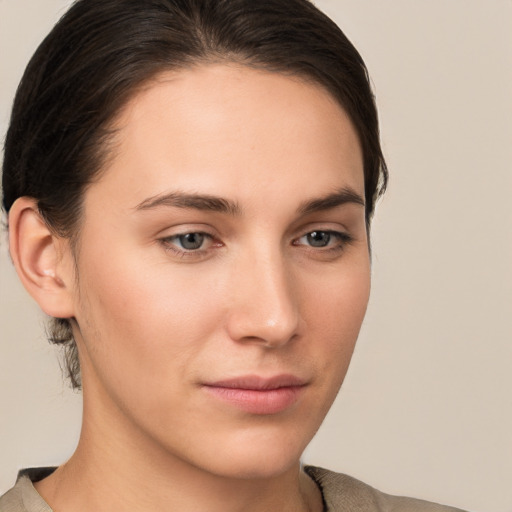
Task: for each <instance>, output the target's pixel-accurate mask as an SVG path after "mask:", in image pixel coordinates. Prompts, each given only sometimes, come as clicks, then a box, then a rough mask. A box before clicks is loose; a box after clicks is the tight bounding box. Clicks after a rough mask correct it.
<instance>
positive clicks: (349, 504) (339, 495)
mask: <svg viewBox="0 0 512 512" xmlns="http://www.w3.org/2000/svg"><path fill="white" fill-rule="evenodd" d="M304 470H305V471H306V473H307V474H308V475H309V476H310V477H311V478H312V479H313V480H314V481H315V482H316V483H317V485H318V486H319V487H320V489H321V490H322V494H323V497H324V501H325V505H326V512H338V511H346V510H350V511H351V512H462V511H461V510H460V509H457V508H453V507H446V506H443V505H438V504H437V503H430V502H428V501H423V500H417V499H414V498H406V497H404V496H391V495H390V494H385V493H383V492H380V491H377V490H376V489H374V488H373V487H371V486H369V485H367V484H365V483H363V482H361V481H359V480H356V479H355V478H352V477H350V476H347V475H343V474H340V473H334V472H332V471H328V470H326V469H322V468H317V467H313V466H306V467H305V468H304Z"/></svg>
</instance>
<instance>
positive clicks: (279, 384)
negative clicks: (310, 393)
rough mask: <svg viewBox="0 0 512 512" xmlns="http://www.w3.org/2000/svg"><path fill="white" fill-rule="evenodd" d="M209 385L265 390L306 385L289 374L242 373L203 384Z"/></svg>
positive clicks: (303, 381) (302, 380)
mask: <svg viewBox="0 0 512 512" xmlns="http://www.w3.org/2000/svg"><path fill="white" fill-rule="evenodd" d="M204 385H205V386H209V387H217V388H230V389H250V390H260V391H266V390H271V389H279V388H289V387H299V386H304V385H306V381H305V380H304V379H301V378H299V377H296V376H294V375H289V374H283V375H275V376H273V377H260V376H258V375H244V376H240V377H232V378H229V379H223V380H218V381H215V382H208V383H205V384H204Z"/></svg>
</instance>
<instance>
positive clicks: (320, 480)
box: [0, 466, 462, 512]
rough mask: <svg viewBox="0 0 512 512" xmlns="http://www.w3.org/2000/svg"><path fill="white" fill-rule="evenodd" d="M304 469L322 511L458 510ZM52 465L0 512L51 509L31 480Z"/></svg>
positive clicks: (22, 479)
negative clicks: (318, 494)
mask: <svg viewBox="0 0 512 512" xmlns="http://www.w3.org/2000/svg"><path fill="white" fill-rule="evenodd" d="M304 469H305V471H306V472H307V474H308V475H309V476H310V477H311V478H312V479H313V480H314V481H315V482H316V483H317V485H318V486H319V487H320V489H321V491H322V495H323V498H324V503H325V511H326V512H462V511H461V510H460V509H456V508H451V507H444V506H442V505H437V504H435V503H429V502H427V501H422V500H415V499H413V498H404V497H401V496H391V495H389V494H384V493H382V492H379V491H377V490H375V489H373V487H370V486H369V485H366V484H364V483H363V482H360V481H359V480H356V479H355V478H352V477H350V476H347V475H342V474H339V473H333V472H332V471H328V470H326V469H321V468H316V467H313V466H306V467H305V468H304ZM52 471H53V468H39V469H31V470H24V471H21V472H20V475H19V477H18V480H17V482H16V485H15V486H14V487H13V488H12V489H11V490H10V491H7V493H5V494H4V495H3V496H2V497H0V512H52V509H51V508H50V506H49V505H48V504H47V503H46V502H45V501H44V500H43V498H42V497H41V496H40V495H39V493H38V492H37V491H36V489H35V488H34V486H33V485H32V482H36V481H38V480H41V479H42V478H44V477H45V476H47V475H49V474H50V473H51V472H52Z"/></svg>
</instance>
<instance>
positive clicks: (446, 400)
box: [0, 0, 512, 512]
mask: <svg viewBox="0 0 512 512" xmlns="http://www.w3.org/2000/svg"><path fill="white" fill-rule="evenodd" d="M255 1H256V0H255ZM316 3H317V5H318V6H319V7H320V8H322V9H323V10H325V11H326V12H327V13H328V14H329V15H330V16H331V17H333V18H334V19H335V20H336V21H337V22H338V24H339V25H340V26H341V27H342V29H343V30H344V31H345V32H346V34H347V35H348V36H349V38H350V39H351V40H352V41H353V42H354V44H355V45H356V47H357V48H358V49H359V50H360V52H361V53H362V55H363V57H364V59H365V60H366V63H367V65H368V67H369V69H370V73H371V76H372V79H373V82H374V84H375V91H376V94H377V100H378V104H379V109H380V115H381V130H382V139H383V143H384V149H385V153H386V156H387V160H388V164H389V168H390V174H391V181H390V188H389V191H388V193H387V195H386V197H385V198H384V200H383V201H382V202H381V204H380V205H379V207H378V209H377V216H376V218H375V221H374V225H373V246H374V256H373V258H374V262H373V274H374V277H373V291H372V299H371V302H370V307H369V311H368V315H367V318H366V320H365V323H364V326H363V330H362V333H361V336H360V340H359V344H358V347H357V349H356V353H355V355H354V359H353V363H352V366H351V369H350V371H349V375H348V377H347V379H346V381H345V384H344V386H343V390H342V393H341V395H340V397H339V398H338V400H337V402H336V404H335V406H334V407H333V409H332V411H331V413H330V414H329V416H328V418H327V420H326V422H325V424H324V426H323V427H322V429H321V430H320V432H319V434H318V436H317V437H316V438H315V440H314V441H313V442H312V443H311V445H310V447H309V448H308V450H307V452H306V455H305V461H306V462H308V463H314V464H317V465H323V466H327V467H329V468H331V469H335V470H339V471H343V472H346V473H349V474H352V475H354V476H356V477H358V478H360V479H363V480H365V481H367V482H368V483H370V484H372V485H374V486H375V487H377V488H379V489H381V490H384V491H387V492H390V493H397V494H407V495H414V496H417V497H422V498H425V499H430V500H434V501H439V502H444V503H450V504H453V505H457V506H459V507H462V508H467V509H470V510H479V511H486V512H510V511H512V486H511V482H512V372H511V363H512V320H511V318H512V271H511V266H512V207H511V205H510V197H511V193H512V172H511V165H510V162H511V161H512V122H511V119H512V100H511V94H512V65H511V58H512V35H511V34H512V30H511V26H512V24H511V21H512V2H511V1H510V0H387V1H382V0H318V1H317V2H316ZM68 4H69V2H68V1H64V0H0V129H1V132H2V135H3V134H4V133H5V129H6V127H7V122H8V116H9V109H10V104H11V102H12V97H13V95H14V91H15V88H16V85H17V83H18V81H19V79H20V77H21V73H22V72H23V69H24V66H25V65H26V63H27V61H28V59H29V58H30V56H31V54H32V52H33V51H34V50H35V48H36V46H37V44H38V43H39V42H40V41H41V39H42V38H43V36H44V35H45V34H46V33H47V32H48V30H49V29H50V27H51V26H52V25H53V23H54V22H55V21H56V20H57V19H58V17H59V15H60V14H62V12H63V11H64V9H65V7H66V5H68ZM0 284H1V291H0V340H1V342H0V460H1V461H2V466H1V468H0V493H1V492H3V491H4V490H6V489H7V488H8V487H10V486H11V485H12V484H13V482H14V478H15V474H16V471H17V469H18V468H20V467H26V466H40V465H52V464H58V463H60V462H62V461H63V460H65V458H66V457H68V456H69V455H70V454H71V452H72V450H73V447H74V444H75V442H76V440H77V436H78V433H79V425H80V405H81V404H80V396H79V395H76V394H74V393H72V392H71V391H69V390H68V389H67V387H66V385H65V384H63V383H62V380H61V375H60V370H59V365H58V361H57V358H56V355H55V350H54V349H53V348H52V347H49V346H48V344H47V343H46V342H45V339H44V334H43V328H42V325H43V319H42V318H41V317H40V316H39V314H38V312H37V308H36V306H34V305H33V304H32V302H31V300H30V299H29V298H28V296H27V294H26V293H25V292H24V290H22V288H21V286H20V285H19V284H18V283H17V279H16V276H15V274H14V271H13V270H12V267H11V264H10V262H9V259H8V256H7V245H6V243H5V237H4V236H3V237H2V242H1V245H0Z"/></svg>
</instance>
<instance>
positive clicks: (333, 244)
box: [293, 229, 352, 252]
mask: <svg viewBox="0 0 512 512" xmlns="http://www.w3.org/2000/svg"><path fill="white" fill-rule="evenodd" d="M351 241H352V237H351V236H350V235H348V234H347V233H343V232H340V231H332V230H321V229H318V230H314V231H310V232H309V233H306V234H304V235H302V236H301V237H300V238H297V239H296V240H295V241H294V242H293V245H303V246H306V247H307V248H309V249H310V250H315V249H319V250H322V252H331V251H334V252H337V251H342V250H343V249H344V248H345V246H346V245H348V244H349V243H350V242H351Z"/></svg>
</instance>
